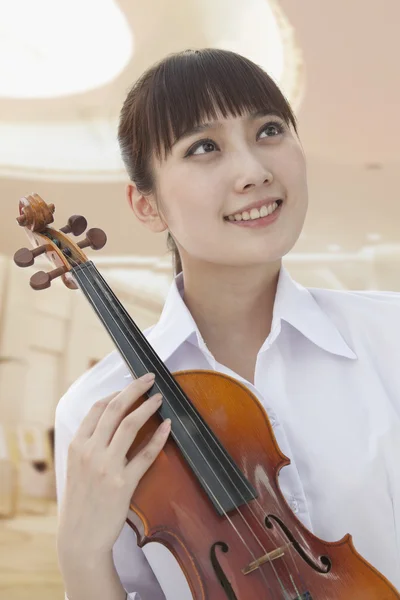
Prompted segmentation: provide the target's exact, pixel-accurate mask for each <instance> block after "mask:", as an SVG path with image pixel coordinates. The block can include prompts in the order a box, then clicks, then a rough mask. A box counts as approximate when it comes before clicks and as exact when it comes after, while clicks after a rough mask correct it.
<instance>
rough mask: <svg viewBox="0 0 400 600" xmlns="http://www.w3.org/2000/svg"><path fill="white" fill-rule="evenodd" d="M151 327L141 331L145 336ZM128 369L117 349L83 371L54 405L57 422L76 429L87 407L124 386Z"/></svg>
mask: <svg viewBox="0 0 400 600" xmlns="http://www.w3.org/2000/svg"><path fill="white" fill-rule="evenodd" d="M152 329H153V327H149V328H148V329H146V330H144V331H143V334H144V335H145V336H146V337H147V336H148V334H149V333H150V331H151V330H152ZM127 375H129V370H128V368H127V366H126V364H125V362H124V360H123V359H122V357H121V356H120V354H119V352H118V351H117V350H113V351H112V352H110V354H108V355H107V356H105V357H104V358H103V359H102V360H100V361H99V362H98V363H97V364H96V365H94V367H92V368H91V369H89V370H87V371H86V372H85V373H83V374H82V375H81V376H80V377H79V378H78V379H77V380H76V381H74V383H73V384H72V385H71V386H70V387H69V388H68V389H67V391H66V392H65V394H64V395H63V396H62V397H61V399H60V400H59V402H58V404H57V407H56V415H55V416H56V425H61V424H62V425H63V426H64V427H67V428H68V429H69V430H70V431H71V432H74V431H76V429H77V428H78V427H79V424H80V423H81V421H82V419H83V418H84V416H85V415H86V414H87V413H88V412H89V410H90V408H91V407H92V406H93V404H95V402H97V401H98V400H100V399H101V398H105V397H106V396H109V395H110V394H113V393H115V392H119V391H120V390H122V389H124V388H125V387H126V386H127V385H128V384H129V383H130V381H131V379H130V378H129V377H127Z"/></svg>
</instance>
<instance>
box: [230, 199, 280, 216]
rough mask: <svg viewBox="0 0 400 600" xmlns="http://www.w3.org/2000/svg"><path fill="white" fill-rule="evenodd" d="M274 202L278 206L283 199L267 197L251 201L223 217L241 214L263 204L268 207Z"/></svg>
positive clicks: (258, 207)
mask: <svg viewBox="0 0 400 600" xmlns="http://www.w3.org/2000/svg"><path fill="white" fill-rule="evenodd" d="M274 202H276V203H277V204H278V206H280V205H281V204H282V203H283V200H282V198H268V199H266V200H259V201H258V202H253V204H248V205H247V206H244V207H240V208H239V209H238V210H236V211H235V212H232V213H230V214H229V215H226V216H225V217H224V219H225V220H228V219H229V217H231V216H233V215H237V214H242V213H244V212H250V211H251V210H252V209H253V208H257V209H258V210H259V209H260V208H261V207H263V206H266V207H267V208H268V207H269V206H270V205H271V204H273V203H274Z"/></svg>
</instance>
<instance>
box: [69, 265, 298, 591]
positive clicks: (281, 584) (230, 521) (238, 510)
mask: <svg viewBox="0 0 400 600" xmlns="http://www.w3.org/2000/svg"><path fill="white" fill-rule="evenodd" d="M69 260H70V261H72V262H75V266H79V264H78V263H77V262H76V261H74V260H73V259H72V258H71V257H69ZM77 274H78V272H76V273H74V275H75V276H76V278H77V279H78V283H79V278H78V277H77ZM79 274H82V275H83V276H84V277H85V278H86V280H87V281H88V283H89V285H90V286H91V287H92V289H93V291H94V292H95V294H96V295H97V297H98V298H99V299H100V301H101V302H102V303H103V305H104V307H105V309H106V310H107V311H108V313H109V314H110V316H111V318H112V319H113V320H114V322H115V324H116V325H117V327H118V328H119V329H120V331H121V333H122V334H123V336H124V337H125V339H126V341H127V342H128V343H129V340H128V338H127V337H126V335H125V333H124V331H123V329H122V328H121V326H120V324H119V323H118V322H117V321H116V319H115V318H114V316H113V315H112V313H111V311H110V310H109V309H108V307H107V305H106V304H105V303H104V301H103V299H102V298H101V296H100V295H99V293H98V292H97V290H96V288H95V286H94V285H93V284H92V282H91V281H90V279H89V277H88V276H87V275H86V273H85V272H84V269H81V270H80V271H79ZM101 283H102V282H101V281H97V284H98V285H99V286H100V287H101ZM94 308H95V307H94ZM114 341H115V342H116V340H115V339H114ZM122 353H123V352H122ZM123 354H124V353H123ZM144 354H145V355H146V353H145V352H144ZM124 358H125V360H127V359H126V356H125V355H124ZM138 358H139V360H140V361H141V362H142V360H141V359H140V356H139V355H138ZM147 358H149V357H147ZM142 365H143V367H145V365H144V363H143V362H142ZM154 366H155V365H154ZM156 370H157V369H156ZM158 375H159V377H160V379H162V380H163V381H164V382H165V383H167V385H168V387H170V386H169V383H168V382H167V381H166V380H165V379H164V378H163V376H162V374H161V373H159V372H158ZM171 392H172V393H173V394H174V395H175V396H176V394H175V393H174V392H173V390H171ZM176 397H177V396H176ZM165 400H167V404H168V405H169V406H170V408H171V410H172V411H173V412H174V414H175V415H176V417H177V419H178V420H179V421H180V423H181V424H182V426H183V428H184V429H185V430H186V432H187V433H188V435H189V437H190V438H191V439H192V441H193V443H194V444H195V446H196V447H197V449H198V450H199V451H200V453H201V454H202V452H201V449H200V448H199V447H198V445H197V444H196V442H195V440H194V439H193V438H192V437H191V435H190V433H189V431H188V430H187V428H186V426H185V424H184V423H183V422H182V421H181V419H180V418H179V415H177V413H176V412H175V410H174V408H173V406H172V405H171V404H170V402H169V401H168V399H167V398H165ZM178 401H179V399H178ZM179 402H180V401H179ZM180 403H181V402H180ZM181 405H182V404H181ZM189 407H190V408H191V409H192V411H193V412H194V413H195V411H194V408H193V407H192V406H191V405H190V403H189ZM186 412H187V411H186ZM188 416H189V418H190V419H191V421H192V422H193V424H194V426H195V427H196V429H197V430H198V431H199V434H200V435H201V436H202V438H203V439H204V441H205V443H206V445H207V446H208V447H209V449H210V450H211V452H212V453H213V454H214V456H215V458H216V460H217V461H218V462H219V464H220V466H221V467H222V468H223V470H224V471H225V473H226V475H227V476H228V478H229V479H230V481H231V482H232V484H233V485H234V482H233V481H232V479H231V477H230V475H229V473H227V471H226V469H225V468H224V466H223V464H222V463H221V462H220V461H219V459H218V457H217V456H216V455H215V453H214V451H213V449H212V447H211V446H210V445H209V444H208V442H207V440H206V439H205V438H204V435H203V434H202V432H201V431H200V430H199V428H198V424H197V422H196V421H195V420H194V419H193V418H192V417H191V416H190V415H189V414H188ZM202 425H203V427H204V424H203V423H202ZM174 439H175V441H177V439H176V438H174ZM178 445H179V446H180V447H181V445H180V444H179V443H178ZM181 450H182V452H183V454H184V455H185V456H186V458H187V459H188V460H189V461H190V462H191V464H192V466H193V468H194V470H195V471H196V472H197V469H196V468H195V466H194V465H193V463H192V461H191V459H190V457H188V456H187V454H186V452H185V451H184V450H183V448H181ZM202 456H203V458H204V460H205V462H206V463H207V464H208V466H209V467H210V469H211V470H212V472H213V473H214V474H215V472H214V470H213V468H212V466H211V465H210V464H209V463H208V462H207V459H206V458H205V457H204V455H203V454H202ZM198 476H199V477H200V478H201V479H202V480H203V478H202V477H201V476H200V475H199V474H198ZM203 481H204V480H203ZM204 483H205V485H206V487H207V488H208V489H209V486H208V484H207V482H205V481H204ZM245 485H247V484H246V482H245ZM222 487H223V486H222ZM223 489H224V491H225V493H226V494H227V495H228V497H229V498H230V500H231V501H233V499H232V498H231V497H230V494H229V492H228V491H227V490H226V489H225V488H224V487H223ZM235 489H236V491H238V492H239V494H240V491H239V490H237V488H235ZM248 489H249V491H251V490H250V488H248ZM210 493H211V494H212V496H213V497H214V499H215V500H216V502H217V503H218V504H219V506H220V508H221V510H222V512H223V513H224V515H225V517H226V518H227V519H228V521H229V523H230V525H231V526H232V527H233V529H234V530H235V532H236V534H237V535H238V536H239V538H240V539H241V541H242V543H244V545H245V546H246V548H247V550H248V551H249V552H250V554H251V555H252V557H253V559H254V560H256V558H255V557H254V555H253V552H252V551H251V550H250V548H249V547H248V546H247V544H246V542H245V541H244V540H243V538H242V536H241V534H240V532H239V531H238V530H237V528H236V526H235V525H234V523H233V522H232V520H231V519H230V517H229V516H228V515H227V513H226V512H225V510H224V509H223V507H222V506H221V505H220V503H219V501H218V498H216V497H215V495H214V494H213V492H212V490H210ZM240 495H241V494H240ZM242 498H243V496H242ZM243 500H244V498H243ZM254 501H255V502H256V503H257V505H258V506H259V507H260V509H261V511H262V512H263V514H264V516H265V517H268V515H267V514H266V513H265V511H264V509H263V507H262V505H261V504H260V503H259V502H258V501H257V499H254ZM247 507H248V509H249V510H250V512H251V514H252V515H253V517H254V518H255V520H256V522H257V523H258V524H259V525H260V526H261V528H262V529H263V531H264V532H265V533H266V534H267V536H268V537H269V539H270V541H271V542H273V539H272V536H271V535H270V533H269V532H268V530H267V529H266V528H265V527H264V526H263V525H262V523H261V522H260V521H259V520H258V517H257V515H256V514H255V513H254V511H253V510H252V508H251V506H250V505H249V504H247ZM235 510H236V511H237V512H238V513H239V514H240V516H241V518H242V520H243V521H244V523H245V524H246V526H247V527H248V529H249V531H250V532H251V533H252V535H253V537H254V538H255V539H256V540H257V542H258V543H259V545H260V546H261V548H262V549H263V552H264V553H265V554H267V551H266V549H265V548H264V546H263V544H262V542H261V541H260V540H259V538H258V536H257V534H256V533H255V532H254V531H253V529H252V527H251V525H250V524H249V523H248V521H247V519H246V517H245V516H244V515H243V514H242V512H241V510H240V509H239V508H236V509H235ZM278 533H279V535H280V536H281V538H282V539H283V540H284V541H285V542H286V541H287V540H286V539H285V538H284V536H283V532H281V531H280V530H279V529H278ZM288 549H289V553H290V556H291V558H292V561H293V563H294V565H295V569H296V570H297V572H298V575H299V576H300V573H299V571H298V567H297V564H296V561H295V560H294V558H293V556H292V551H291V547H290V545H289V546H288ZM283 562H284V564H285V567H286V569H287V571H288V573H289V576H290V578H291V579H292V574H291V572H290V570H289V568H288V566H287V565H286V561H285V559H283ZM266 564H270V565H271V567H272V570H273V572H274V574H275V576H276V578H277V579H278V581H279V584H280V586H281V587H282V591H283V593H284V594H286V590H285V588H284V585H283V583H282V581H281V579H280V577H279V575H278V573H277V572H276V569H275V566H274V564H273V561H268V563H266ZM260 572H261V573H262V570H261V571H260ZM300 578H301V576H300ZM292 581H293V579H292ZM266 583H267V585H268V582H266ZM268 587H269V585H268ZM294 588H295V593H296V596H297V597H296V598H295V600H298V599H299V600H301V597H300V596H299V595H298V591H297V589H296V586H294Z"/></svg>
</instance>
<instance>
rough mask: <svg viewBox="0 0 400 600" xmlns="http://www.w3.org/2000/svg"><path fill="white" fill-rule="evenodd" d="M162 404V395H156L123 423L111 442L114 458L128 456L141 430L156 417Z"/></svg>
mask: <svg viewBox="0 0 400 600" xmlns="http://www.w3.org/2000/svg"><path fill="white" fill-rule="evenodd" d="M161 404H162V396H161V394H154V396H151V397H150V398H149V399H148V400H146V402H143V404H141V405H140V406H139V407H138V408H136V409H135V410H134V411H132V412H131V413H130V414H129V415H128V416H126V417H125V418H124V419H123V420H122V421H121V423H120V425H119V427H118V428H117V430H116V432H115V433H114V436H113V438H112V440H111V442H110V452H111V453H112V454H113V455H114V456H121V457H124V456H126V454H127V452H128V450H129V448H130V447H131V446H132V443H133V441H134V439H135V437H136V435H137V433H138V431H139V429H140V428H141V427H143V425H144V424H145V423H146V421H148V420H149V418H150V417H151V416H152V415H154V413H155V412H156V411H157V410H158V409H159V408H160V406H161Z"/></svg>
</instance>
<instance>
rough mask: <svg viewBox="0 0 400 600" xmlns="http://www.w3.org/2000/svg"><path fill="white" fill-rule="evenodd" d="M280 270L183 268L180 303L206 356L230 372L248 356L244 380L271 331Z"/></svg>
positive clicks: (272, 265)
mask: <svg viewBox="0 0 400 600" xmlns="http://www.w3.org/2000/svg"><path fill="white" fill-rule="evenodd" d="M280 268H281V261H280V260H279V261H276V262H274V263H269V264H267V265H261V266H260V265H257V266H255V267H245V268H238V267H235V268H233V267H232V268H230V267H226V266H223V267H222V266H221V267H219V266H218V265H207V266H204V263H202V264H201V265H193V264H191V265H190V268H186V269H185V264H183V276H184V284H185V295H184V301H185V304H186V306H187V307H188V309H189V310H190V312H191V314H192V316H193V318H194V320H195V321H196V324H197V326H198V328H199V330H200V332H201V335H202V336H203V338H204V341H205V343H206V344H207V346H208V348H209V350H210V352H211V353H212V354H213V356H214V357H215V358H216V359H217V360H218V361H219V362H222V363H223V364H225V365H226V366H229V367H231V368H232V367H233V365H234V364H235V365H236V364H237V363H240V361H242V360H243V356H244V355H245V356H247V357H248V365H247V367H244V368H245V369H246V376H247V378H248V375H249V372H251V371H252V369H253V364H254V365H255V360H256V356H257V353H258V351H259V349H260V347H261V346H262V344H263V343H264V341H265V339H266V338H267V336H268V334H269V333H270V331H271V324H272V314H273V308H274V302H275V295H276V289H277V284H278V278H279V271H280ZM221 359H222V360H221ZM229 362H230V363H231V364H228V363H229Z"/></svg>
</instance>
